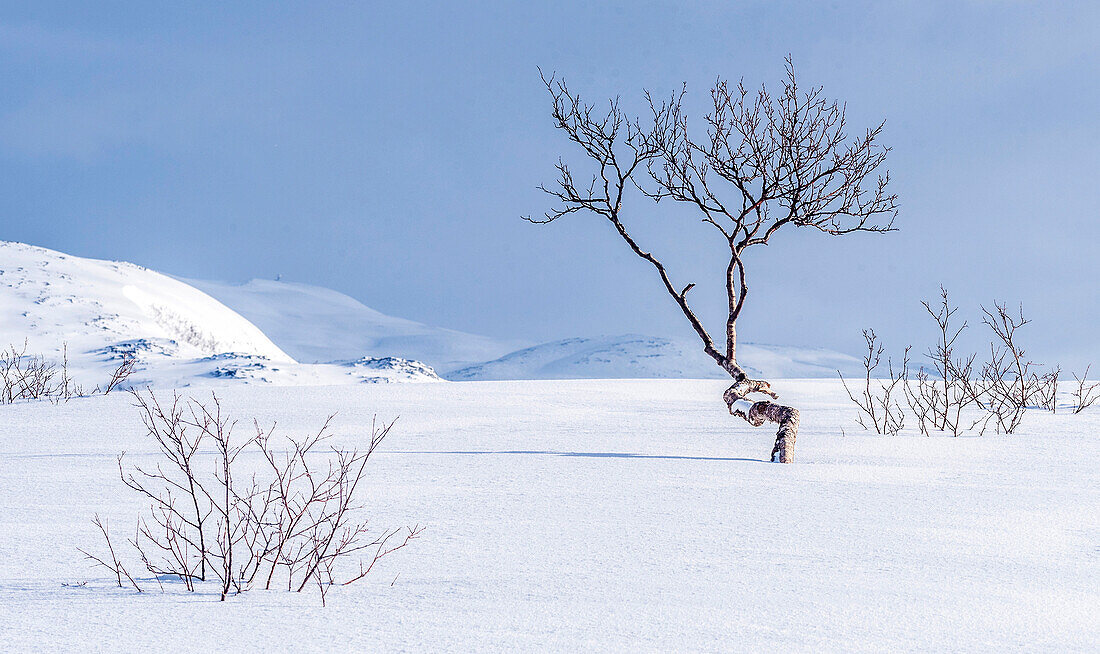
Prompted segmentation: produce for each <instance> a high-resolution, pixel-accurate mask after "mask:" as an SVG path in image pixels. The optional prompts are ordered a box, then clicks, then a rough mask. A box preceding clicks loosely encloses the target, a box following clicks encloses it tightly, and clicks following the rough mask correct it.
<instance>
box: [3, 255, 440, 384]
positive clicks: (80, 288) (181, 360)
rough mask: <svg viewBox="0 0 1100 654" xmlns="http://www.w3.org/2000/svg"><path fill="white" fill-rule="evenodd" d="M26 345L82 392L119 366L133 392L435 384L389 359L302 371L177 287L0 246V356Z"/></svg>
mask: <svg viewBox="0 0 1100 654" xmlns="http://www.w3.org/2000/svg"><path fill="white" fill-rule="evenodd" d="M24 343H26V353H27V354H28V355H42V356H44V357H45V358H47V359H48V360H50V361H52V362H54V363H56V364H58V365H60V364H61V362H62V359H63V356H64V355H65V354H67V356H68V361H69V369H70V373H71V374H72V376H73V377H74V378H75V380H76V382H77V383H78V384H81V385H82V386H84V387H85V389H87V390H90V389H91V388H92V387H94V386H95V385H96V384H103V383H105V382H106V380H107V379H108V378H109V376H110V372H111V371H112V370H114V369H115V368H117V367H118V365H119V364H120V363H121V362H122V360H123V358H125V357H131V358H134V359H136V360H137V367H136V372H135V375H134V376H133V377H132V378H131V379H130V380H129V383H130V384H132V385H134V386H144V385H146V384H152V385H155V386H159V387H181V386H191V385H196V384H220V383H225V382H233V381H239V380H244V381H252V382H266V383H279V384H293V385H305V384H341V383H360V382H379V381H438V380H439V378H438V377H437V376H436V375H435V373H434V372H433V371H432V370H431V369H430V368H429V367H427V366H425V365H424V364H422V363H419V362H417V361H406V360H404V359H400V358H395V357H391V356H380V357H373V358H364V357H363V356H362V355H356V356H354V357H352V356H349V357H345V358H346V359H350V360H348V361H339V362H335V363H334V364H332V365H326V366H309V365H298V364H297V363H296V362H295V361H294V359H292V358H291V357H290V356H289V355H287V354H286V353H285V352H284V351H283V350H282V349H281V348H279V347H278V346H276V345H275V344H274V343H272V342H271V340H270V339H269V338H268V337H267V336H265V335H264V333H263V332H262V331H260V329H258V328H257V327H256V326H255V325H253V324H252V323H251V322H249V321H248V320H247V319H245V318H243V317H242V316H240V315H239V314H238V313H236V312H235V311H233V310H232V309H230V308H228V307H226V306H225V305H224V304H222V303H221V302H219V301H218V300H216V299H214V298H212V297H210V296H209V295H207V294H206V293H203V292H202V291H200V290H198V289H196V288H193V287H192V286H189V285H187V284H185V283H183V282H181V281H179V280H177V279H173V278H171V277H168V276H166V275H162V274H160V273H158V272H154V271H152V270H149V269H147V268H142V267H140V266H136V265H134V264H131V263H125V262H119V261H100V260H96V259H85V258H81V257H74V256H71V255H68V254H63V253H60V252H55V251H53V250H47V249H45V248H40V247H34V246H30V245H24V244H22V243H12V242H6V241H0V348H5V347H7V346H9V345H15V346H16V348H17V349H18V350H22V349H23V345H24ZM63 348H64V349H67V352H66V353H63Z"/></svg>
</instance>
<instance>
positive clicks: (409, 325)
mask: <svg viewBox="0 0 1100 654" xmlns="http://www.w3.org/2000/svg"><path fill="white" fill-rule="evenodd" d="M182 281H185V282H187V283H188V284H191V285H193V286H195V287H196V288H199V289H201V290H203V291H205V292H206V293H208V294H210V295H211V296H213V297H216V298H217V299H218V300H220V301H222V302H224V303H225V304H226V305H227V306H229V307H232V308H233V310H234V311H237V312H238V313H240V314H241V315H242V316H244V317H246V318H248V319H249V320H250V321H252V323H253V324H255V325H256V326H258V327H259V328H260V329H262V330H263V331H264V333H265V334H267V335H268V336H269V337H271V339H272V340H273V341H274V342H275V343H277V344H278V345H279V347H281V348H282V349H283V350H285V351H286V352H288V353H290V354H291V355H292V356H294V357H295V358H297V359H298V360H299V361H332V360H337V359H348V358H354V357H360V356H374V357H378V356H400V357H407V358H410V359H416V360H418V361H424V362H425V363H428V364H430V365H431V366H432V367H434V368H435V369H436V370H437V371H439V372H440V373H441V374H442V376H443V377H445V378H446V379H451V380H456V381H469V380H499V379H645V378H673V379H676V378H681V379H682V378H693V379H711V378H721V377H723V376H725V373H724V372H722V370H721V369H719V368H718V367H717V366H715V365H714V362H713V361H712V360H710V359H709V358H708V357H707V356H706V355H705V354H703V353H702V351H701V349H700V347H699V345H698V344H697V343H695V342H682V341H674V340H671V339H667V338H659V337H653V336H638V335H634V334H628V335H625V336H603V337H599V338H570V339H565V340H561V341H553V342H549V343H542V344H538V345H531V344H530V343H523V342H521V341H507V340H501V339H494V338H491V337H488V336H479V335H475V334H468V333H464V332H458V331H454V330H450V329H442V328H439V327H431V326H428V325H424V324H422V323H418V322H414V321H412V320H405V319H403V318H395V317H393V316H388V315H386V314H384V313H381V312H379V311H376V310H374V309H371V308H370V307H368V306H365V305H364V304H362V303H361V302H359V301H358V300H355V299H354V298H351V297H348V296H347V295H344V294H342V293H338V292H336V291H333V290H329V289H326V288H321V287H318V286H310V285H308V284H297V283H289V282H280V281H271V280H263V279H254V280H252V281H250V282H247V283H245V284H229V283H225V282H215V281H203V280H192V279H183V280H182ZM739 352H740V355H741V359H742V360H743V361H744V362H745V364H746V367H747V368H748V369H749V370H750V371H751V372H752V373H753V374H761V375H764V376H767V377H772V378H779V377H788V378H791V377H802V378H813V377H834V376H836V371H837V369H840V370H842V371H844V372H845V373H848V372H851V371H852V370H854V369H858V367H859V361H858V360H857V359H855V358H853V357H850V356H848V355H845V354H841V353H839V352H834V351H832V350H824V349H815V348H798V347H783V346H775V345H758V344H753V343H745V344H743V345H741V346H740V349H739Z"/></svg>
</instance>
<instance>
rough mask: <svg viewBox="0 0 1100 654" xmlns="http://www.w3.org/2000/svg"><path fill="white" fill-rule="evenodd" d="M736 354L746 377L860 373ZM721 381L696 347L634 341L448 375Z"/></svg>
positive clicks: (823, 358) (531, 353) (522, 355)
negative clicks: (715, 379) (714, 379)
mask: <svg viewBox="0 0 1100 654" xmlns="http://www.w3.org/2000/svg"><path fill="white" fill-rule="evenodd" d="M738 353H739V360H741V361H743V362H744V364H743V365H744V366H745V368H746V370H747V371H748V372H749V373H750V374H753V375H757V376H762V377H765V378H769V379H776V378H814V377H835V376H836V371H837V370H838V369H839V370H841V371H843V372H845V373H849V372H851V371H852V370H854V369H856V368H858V367H859V360H858V359H856V358H854V357H851V356H848V355H846V354H841V353H839V352H834V351H832V350H825V349H812V348H796V347H782V346H775V345H759V344H754V343H744V344H741V345H739V346H738ZM723 377H726V374H725V372H723V371H722V370H721V369H720V368H718V366H716V365H715V364H714V361H713V360H711V359H710V358H709V357H708V356H706V355H705V354H704V353H703V352H702V350H701V348H700V347H699V346H698V344H697V343H685V342H679V341H672V340H669V339H667V338H654V337H651V336H637V335H627V336H605V337H600V338H570V339H566V340H562V341H554V342H552V343H543V344H541V345H536V346H534V347H530V348H526V349H523V350H519V351H517V352H512V353H510V354H508V355H506V356H503V357H501V358H499V359H496V360H494V361H488V362H486V363H482V364H477V365H473V366H468V367H466V368H462V369H460V370H456V371H453V372H451V373H449V374H447V378H448V379H455V380H501V379H589V378H614V379H631V378H635V379H637V378H690V379H713V378H723Z"/></svg>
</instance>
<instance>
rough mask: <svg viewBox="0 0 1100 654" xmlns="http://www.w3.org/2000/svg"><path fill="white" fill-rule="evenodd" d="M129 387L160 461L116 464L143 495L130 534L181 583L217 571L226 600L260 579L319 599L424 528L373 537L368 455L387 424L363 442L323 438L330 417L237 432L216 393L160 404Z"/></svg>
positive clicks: (209, 577)
mask: <svg viewBox="0 0 1100 654" xmlns="http://www.w3.org/2000/svg"><path fill="white" fill-rule="evenodd" d="M132 393H133V396H134V398H135V400H136V403H137V407H138V409H139V410H140V412H141V417H142V422H143V424H144V426H145V428H146V431H147V433H148V434H149V436H150V437H151V438H152V439H153V440H154V441H155V442H156V443H157V446H158V448H159V451H160V454H161V462H160V463H158V464H157V465H156V466H155V467H142V466H136V465H135V466H132V467H131V468H130V469H129V470H127V469H126V467H125V466H124V465H123V457H122V456H120V457H119V474H120V476H121V477H122V481H123V483H124V484H125V485H126V486H127V487H129V488H130V489H132V490H134V491H136V492H138V493H140V494H142V495H143V496H145V497H146V498H147V499H148V500H149V501H150V510H149V512H148V513H147V515H145V516H143V517H142V518H141V519H140V520H139V523H138V529H137V534H136V536H135V538H134V539H133V540H131V541H130V543H131V545H132V546H133V547H134V548H135V549H136V551H137V552H138V554H139V556H140V557H141V560H142V563H143V564H144V565H145V567H146V569H147V570H148V571H149V572H150V573H152V574H154V575H157V576H158V578H159V577H163V576H168V577H175V578H177V579H179V580H180V581H181V582H182V583H183V584H184V587H185V588H186V589H187V590H188V591H194V590H195V589H196V587H197V586H198V584H200V583H201V582H205V581H217V582H218V588H219V594H220V598H221V599H222V600H225V598H226V597H227V596H228V595H230V594H237V593H241V592H243V591H246V590H249V589H250V588H253V587H255V586H259V585H262V587H263V588H265V589H269V588H272V586H273V584H275V583H280V584H285V586H286V588H287V590H290V591H296V592H301V591H302V590H304V589H305V588H307V587H311V586H316V587H317V588H318V589H319V592H320V595H321V601H322V604H323V603H324V602H325V600H326V595H327V592H328V589H329V588H330V587H331V586H332V585H334V584H343V585H347V584H350V583H353V582H355V581H358V580H360V579H362V578H364V577H365V576H366V575H367V573H368V572H370V570H371V569H372V568H373V566H374V564H375V563H376V562H377V561H378V560H379V559H381V558H382V557H384V556H386V555H388V554H390V553H392V552H395V551H397V550H398V549H401V548H403V547H405V546H406V545H407V544H408V543H409V542H411V541H412V540H414V539H415V538H417V537H418V536H419V535H420V533H421V531H422V528H420V527H419V526H414V527H409V528H407V529H405V530H385V531H382V532H381V533H380V534H378V535H377V536H374V537H372V536H371V535H370V533H371V531H370V530H369V529H368V523H367V521H366V519H365V518H364V517H363V515H362V514H363V511H362V508H363V507H362V506H361V505H360V504H359V496H360V493H359V492H358V491H359V490H360V484H361V482H362V480H363V476H364V471H365V468H366V463H367V460H368V459H369V458H370V456H371V454H373V453H374V451H375V450H376V449H377V447H378V446H379V444H381V443H382V440H383V439H384V438H385V437H386V436H387V435H388V434H389V432H390V430H391V429H392V427H393V424H394V423H392V422H390V423H388V424H378V423H374V424H372V427H371V433H370V440H369V443H368V445H367V446H366V449H365V450H358V449H353V450H343V449H339V448H336V447H334V446H332V445H330V443H329V440H330V438H331V431H330V423H331V420H332V417H331V416H330V417H329V418H328V419H327V420H326V421H325V423H324V425H322V427H321V429H320V430H318V431H317V432H316V433H314V434H312V435H309V436H306V437H294V436H276V434H275V428H274V427H271V428H269V429H264V428H262V427H261V426H260V425H259V423H257V422H256V421H253V426H254V431H253V433H252V434H250V435H249V436H247V437H240V436H237V435H235V434H234V429H235V427H236V422H234V421H233V420H232V419H231V418H230V417H228V416H227V415H225V414H224V412H223V411H222V406H221V402H220V400H219V399H218V397H217V395H212V396H211V399H210V400H209V401H206V402H204V401H199V400H195V399H187V400H183V399H181V398H180V397H179V396H178V395H175V394H174V395H173V396H172V400H171V402H167V401H165V402H162V401H161V400H160V399H158V398H157V397H156V395H155V394H154V393H153V392H152V391H148V392H147V393H145V394H142V393H140V392H135V391H132ZM244 459H251V461H252V462H253V463H257V464H259V465H258V469H257V466H255V465H252V466H247V465H245V464H244ZM368 553H369V554H368ZM364 556H365V558H364ZM357 560H358V561H359V565H358V567H357V568H356V567H355V561H357Z"/></svg>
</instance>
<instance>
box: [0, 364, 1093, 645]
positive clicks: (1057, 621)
mask: <svg viewBox="0 0 1100 654" xmlns="http://www.w3.org/2000/svg"><path fill="white" fill-rule="evenodd" d="M724 387H725V384H724V383H723V382H722V381H719V380H709V381H708V380H703V381H673V380H662V381H533V382H469V383H449V384H421V385H406V384H390V385H354V386H353V385H347V386H339V387H312V388H293V387H274V386H260V385H254V386H234V387H228V388H224V389H222V390H220V391H219V393H220V394H221V395H222V397H223V399H224V404H225V405H226V407H227V409H228V410H230V411H231V412H232V413H233V414H234V415H235V416H237V417H240V418H243V419H248V418H251V417H253V416H255V417H258V418H260V419H261V421H270V420H275V419H277V420H278V421H279V423H280V426H281V428H282V429H287V430H299V431H301V430H307V429H315V428H316V427H317V426H318V425H319V424H320V422H321V421H322V420H323V418H324V416H325V415H327V414H329V413H331V412H339V414H338V416H337V418H336V421H335V426H336V432H337V434H338V439H339V441H340V442H342V443H344V444H348V445H352V444H356V443H359V444H362V440H361V439H362V438H363V435H364V434H365V433H366V432H367V431H368V430H369V425H370V422H371V419H372V417H373V416H374V415H375V414H378V415H379V417H381V418H393V417H396V416H400V420H399V421H398V423H397V426H396V427H395V430H394V432H393V434H392V435H391V436H390V438H389V439H388V440H387V441H386V442H385V443H384V444H383V446H382V449H381V450H380V451H379V452H378V454H377V455H376V457H375V458H373V459H372V460H371V463H370V464H369V470H370V476H369V479H368V483H369V486H368V488H367V489H366V490H367V491H368V497H369V510H370V511H371V514H372V516H373V524H375V525H376V526H377V527H378V528H382V527H385V526H401V525H405V524H413V523H420V524H422V525H426V526H427V530H426V531H425V532H424V534H423V535H422V537H421V538H420V539H419V540H418V541H415V542H414V543H413V544H412V545H411V546H410V547H409V548H407V549H405V550H402V551H400V552H398V553H396V554H394V555H392V556H391V557H389V558H386V559H384V560H383V561H382V562H381V563H380V564H379V565H380V567H379V568H378V569H377V570H376V571H375V572H372V574H371V576H370V577H369V578H368V580H366V581H365V582H362V583H361V584H359V585H353V586H349V587H346V588H337V589H334V590H332V591H331V592H330V594H329V598H328V606H327V607H325V608H322V607H321V606H320V603H319V601H318V600H317V598H316V596H315V595H303V596H300V595H295V594H290V593H286V592H281V591H280V592H263V591H251V592H249V593H246V594H245V595H242V596H239V597H234V598H231V600H230V601H228V602H227V603H225V604H221V603H219V602H217V596H216V594H213V593H212V591H211V592H203V593H199V594H195V595H188V594H185V593H181V592H179V591H178V589H176V588H175V587H174V586H173V585H171V584H169V591H168V592H166V593H163V594H162V593H160V592H159V591H157V590H155V587H154V590H153V592H149V593H146V594H143V595H137V594H135V593H133V592H130V591H127V590H119V589H117V588H113V587H112V584H113V582H112V581H110V580H109V579H108V578H107V574H105V573H104V571H103V570H96V569H92V568H90V567H88V565H87V563H86V562H84V561H82V560H81V556H80V555H79V554H78V553H77V551H76V548H77V547H88V546H91V547H96V546H98V544H99V543H98V540H97V536H96V534H95V533H94V528H93V527H92V525H91V524H90V523H89V522H88V519H89V518H90V517H91V516H92V514H93V513H96V512H99V513H101V514H103V515H105V516H108V517H109V518H110V520H111V525H112V527H113V528H114V529H116V530H117V533H119V534H124V533H126V532H127V531H128V530H129V529H132V525H133V519H134V517H135V516H136V515H137V513H138V512H139V511H140V510H141V509H142V507H143V502H142V501H141V500H140V499H139V498H138V497H135V496H134V495H133V494H132V493H130V492H129V491H126V490H125V489H124V488H123V487H122V486H121V483H120V482H119V481H118V479H117V470H116V467H115V466H116V464H115V456H116V455H117V454H118V453H120V452H121V451H124V450H125V451H126V452H127V456H128V457H133V458H134V459H135V460H144V461H151V460H152V458H151V457H152V455H153V448H152V447H151V444H150V443H149V442H148V441H147V440H145V439H144V438H143V437H142V430H141V426H140V424H139V421H138V416H137V413H136V411H135V410H134V408H133V407H132V406H130V404H131V400H130V398H128V397H126V396H114V395H112V396H107V397H94V398H86V399H80V400H73V401H71V402H69V403H67V404H62V405H59V406H53V405H49V404H44V403H20V404H16V405H10V406H0V552H2V553H3V556H0V615H3V617H2V618H0V644H2V649H4V650H5V651H14V650H18V651H50V650H68V651H77V650H78V651H162V650H171V651H176V650H181V651H182V650H186V651H235V652H236V651H291V650H294V651H310V650H315V651H457V652H464V651H517V650H520V651H548V650H549V651H777V652H789V651H806V652H811V651H812V652H821V651H867V652H884V651H967V652H974V651H989V652H1004V651H1049V652H1084V651H1096V646H1097V643H1098V642H1100V612H1098V611H1097V607H1098V606H1100V466H1098V462H1100V409H1093V410H1091V411H1086V412H1085V413H1083V414H1081V415H1077V416H1073V415H1070V414H1069V413H1068V412H1066V411H1060V412H1059V414H1057V415H1050V414H1047V413H1043V412H1039V411H1034V412H1031V413H1029V414H1028V416H1027V418H1026V420H1025V423H1024V426H1023V427H1022V429H1021V431H1020V433H1018V434H1016V435H1013V436H984V437H964V438H957V439H956V438H949V437H932V438H923V437H919V436H913V435H903V436H899V437H892V438H891V437H883V436H874V435H868V434H865V433H863V432H861V431H860V430H859V428H858V427H857V426H856V425H855V424H854V421H853V416H854V414H853V407H852V406H851V405H850V404H849V403H848V401H847V399H846V398H845V397H844V393H843V389H842V388H841V387H840V385H839V383H838V382H835V381H827V380H813V381H788V380H780V381H778V382H777V384H776V387H777V389H778V390H779V392H780V393H781V394H782V395H783V397H784V400H786V401H789V402H790V403H791V404H793V405H795V406H798V407H800V408H801V409H802V414H803V418H802V429H801V433H800V435H799V440H798V443H797V445H796V448H795V461H796V463H795V464H793V465H789V466H783V465H777V464H771V463H766V462H765V459H766V458H767V454H768V452H769V451H770V449H771V444H772V440H773V432H772V430H770V429H766V428H760V429H754V428H751V427H749V426H748V425H747V424H745V423H744V422H741V421H737V420H735V419H733V418H731V417H730V416H729V415H728V414H727V413H726V412H725V407H724V405H723V404H722V403H721V400H720V395H721V392H722V390H723V388H724ZM82 581H87V585H85V586H76V587H74V586H64V585H63V584H74V583H79V582H82Z"/></svg>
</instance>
